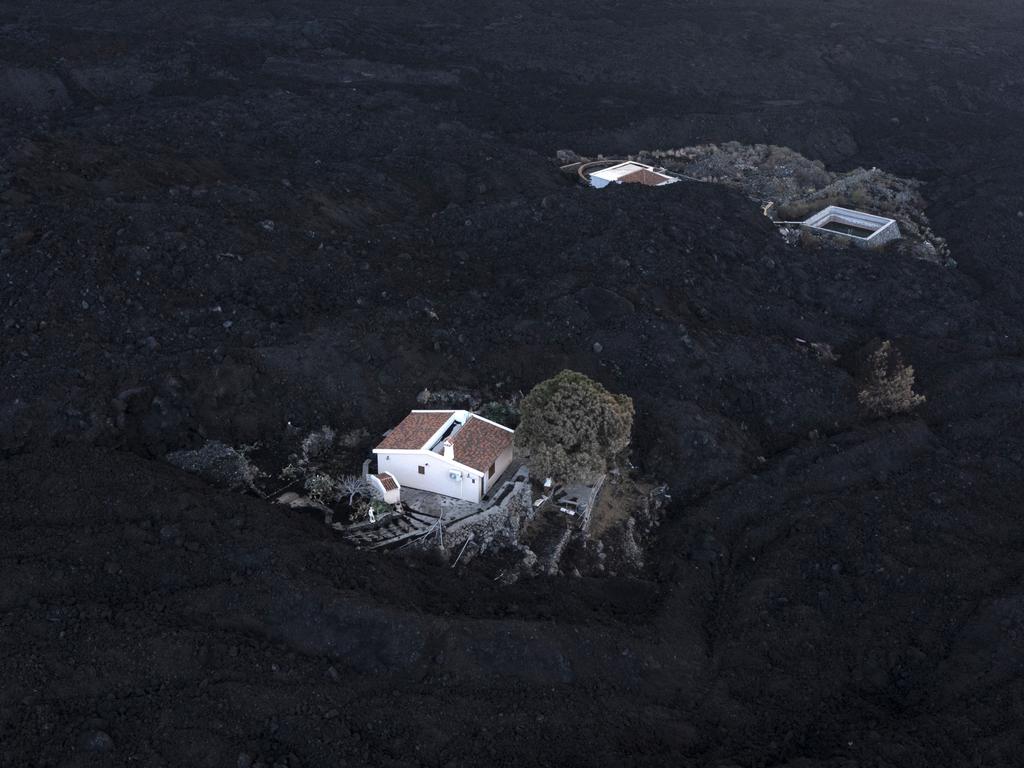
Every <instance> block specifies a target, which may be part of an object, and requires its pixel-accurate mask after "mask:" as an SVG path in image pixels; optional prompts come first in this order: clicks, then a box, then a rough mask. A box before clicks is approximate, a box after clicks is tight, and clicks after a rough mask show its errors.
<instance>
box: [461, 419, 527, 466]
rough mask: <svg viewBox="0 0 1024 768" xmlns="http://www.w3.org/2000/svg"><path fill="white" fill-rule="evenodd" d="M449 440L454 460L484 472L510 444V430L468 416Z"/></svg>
mask: <svg viewBox="0 0 1024 768" xmlns="http://www.w3.org/2000/svg"><path fill="white" fill-rule="evenodd" d="M451 442H452V447H453V448H454V449H455V461H457V462H459V463H460V464H465V465H466V466H467V467H472V468H473V469H475V470H477V471H479V472H485V473H486V472H487V470H488V469H490V467H491V464H493V463H494V462H495V460H496V459H497V458H498V456H500V455H501V454H502V452H503V451H504V450H505V449H506V448H508V447H509V446H510V445H512V432H510V431H509V430H507V429H502V428H501V427H498V426H495V425H494V424H491V423H490V422H487V421H484V420H483V419H478V418H477V417H476V416H470V417H469V420H468V421H467V422H466V423H465V424H464V425H463V426H462V429H460V430H459V431H458V432H456V433H455V435H454V436H453V437H452V438H451Z"/></svg>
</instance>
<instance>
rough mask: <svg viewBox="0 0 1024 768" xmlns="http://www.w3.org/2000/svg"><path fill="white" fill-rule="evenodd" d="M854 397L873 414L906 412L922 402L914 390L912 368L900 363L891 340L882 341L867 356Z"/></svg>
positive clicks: (887, 414) (898, 354)
mask: <svg viewBox="0 0 1024 768" xmlns="http://www.w3.org/2000/svg"><path fill="white" fill-rule="evenodd" d="M857 399H858V400H860V403H861V405H863V406H864V407H865V408H867V410H868V411H870V412H871V413H873V414H875V415H876V416H891V415H893V414H897V413H906V412H907V411H910V410H912V409H913V408H916V407H917V406H919V405H921V403H923V402H924V401H925V397H924V395H919V394H918V393H916V392H915V391H914V367H913V366H911V365H907V364H905V363H904V362H903V359H902V357H901V355H900V353H899V351H898V350H897V349H896V348H895V347H894V346H893V345H892V342H891V341H883V342H882V343H881V344H879V345H878V347H877V348H876V349H875V350H874V351H873V352H872V353H871V354H870V355H869V356H868V361H867V367H866V371H865V377H864V386H863V388H862V389H861V390H860V392H859V393H858V394H857Z"/></svg>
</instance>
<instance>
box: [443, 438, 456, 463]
mask: <svg viewBox="0 0 1024 768" xmlns="http://www.w3.org/2000/svg"><path fill="white" fill-rule="evenodd" d="M444 457H445V458H446V459H448V460H449V461H455V446H454V445H452V441H451V440H445V441H444Z"/></svg>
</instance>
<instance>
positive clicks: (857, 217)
mask: <svg viewBox="0 0 1024 768" xmlns="http://www.w3.org/2000/svg"><path fill="white" fill-rule="evenodd" d="M801 226H802V227H804V228H805V229H809V230H812V231H814V232H817V233H818V234H821V235H825V236H830V237H839V238H842V239H845V240H849V241H850V242H852V243H854V244H856V245H859V246H860V247H861V248H878V247H880V246H882V245H885V244H886V243H890V242H892V241H893V240H898V239H899V238H900V228H899V225H898V224H897V223H896V220H895V219H888V218H886V217H885V216H875V215H874V214H873V213H864V212H863V211H855V210H853V209H851V208H841V207H839V206H838V205H830V206H828V207H827V208H823V209H821V210H820V211H818V212H817V213H816V214H814V215H813V216H811V217H810V218H808V219H805V220H804V221H803V222H802V223H801Z"/></svg>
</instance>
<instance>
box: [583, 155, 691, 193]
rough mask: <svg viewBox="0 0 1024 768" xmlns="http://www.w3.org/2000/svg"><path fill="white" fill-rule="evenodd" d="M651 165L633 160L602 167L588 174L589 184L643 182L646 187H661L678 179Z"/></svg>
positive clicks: (605, 184) (597, 185) (596, 185)
mask: <svg viewBox="0 0 1024 768" xmlns="http://www.w3.org/2000/svg"><path fill="white" fill-rule="evenodd" d="M662 171H663V169H658V168H655V167H654V166H653V165H644V164H643V163H638V162H636V161H634V160H627V161H626V162H624V163H619V164H617V165H612V166H610V167H608V168H602V169H601V170H599V171H593V172H592V173H591V174H590V186H592V187H597V188H598V189H600V188H601V187H607V186H608V185H609V184H612V183H615V184H644V185H646V186H648V187H663V186H665V185H666V184H675V183H676V182H677V181H679V179H678V178H676V177H675V176H669V175H668V174H667V173H663V172H662Z"/></svg>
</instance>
